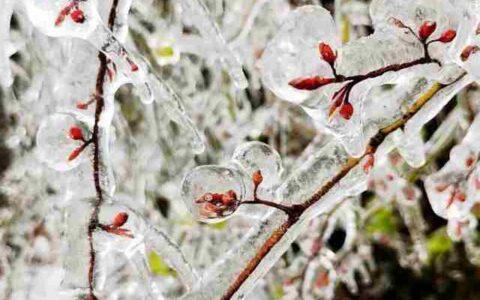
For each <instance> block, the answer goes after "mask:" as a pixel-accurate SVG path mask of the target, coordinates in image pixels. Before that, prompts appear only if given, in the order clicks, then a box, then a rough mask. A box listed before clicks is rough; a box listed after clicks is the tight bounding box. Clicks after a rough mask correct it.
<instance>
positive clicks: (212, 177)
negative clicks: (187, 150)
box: [182, 166, 245, 223]
mask: <svg viewBox="0 0 480 300" xmlns="http://www.w3.org/2000/svg"><path fill="white" fill-rule="evenodd" d="M182 197H183V201H184V203H185V205H186V206H187V208H188V209H189V210H190V212H191V213H192V215H193V216H194V217H195V218H196V219H197V220H199V221H202V222H207V223H215V222H221V221H224V220H225V219H226V218H228V217H229V216H230V215H232V214H233V213H234V212H235V210H236V209H237V207H238V205H239V202H240V201H241V200H242V199H244V197H245V182H244V180H243V177H242V174H241V173H240V172H239V171H237V170H235V169H231V168H226V167H221V166H200V167H197V168H195V169H193V170H192V171H190V172H189V173H188V174H187V176H185V178H184V179H183V182H182Z"/></svg>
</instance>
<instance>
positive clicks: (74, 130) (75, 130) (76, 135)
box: [68, 126, 83, 141]
mask: <svg viewBox="0 0 480 300" xmlns="http://www.w3.org/2000/svg"><path fill="white" fill-rule="evenodd" d="M68 135H69V136H70V138H71V139H72V140H76V141H77V140H82V139H83V132H82V129H81V128H80V127H78V126H72V127H70V129H69V130H68Z"/></svg>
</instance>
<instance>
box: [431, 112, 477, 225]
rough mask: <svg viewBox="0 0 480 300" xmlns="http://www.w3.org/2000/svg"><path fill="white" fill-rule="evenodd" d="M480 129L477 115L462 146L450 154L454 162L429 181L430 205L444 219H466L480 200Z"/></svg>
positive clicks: (448, 163) (450, 162) (456, 147)
mask: <svg viewBox="0 0 480 300" xmlns="http://www.w3.org/2000/svg"><path fill="white" fill-rule="evenodd" d="M479 126H480V117H479V116H477V117H476V118H475V120H474V122H473V123H472V125H471V126H470V128H469V130H468V132H467V134H466V136H465V138H464V139H463V141H462V143H461V144H459V145H457V146H455V147H454V148H453V149H452V150H451V151H450V160H449V161H448V162H447V163H446V164H445V165H444V166H443V167H442V169H440V170H439V171H438V172H437V173H434V174H432V175H430V176H428V177H427V178H426V180H425V188H426V191H427V194H428V198H429V201H430V204H431V206H432V208H433V210H434V211H435V213H436V214H437V215H439V216H441V217H443V218H446V219H451V218H453V219H461V218H464V217H465V216H466V215H467V214H468V213H469V212H470V209H471V208H472V207H473V205H474V204H475V202H476V201H478V190H479V187H480V184H479V183H478V167H476V164H477V160H478V155H479V153H480V147H479V146H478V142H477V141H478V132H479V130H478V129H479Z"/></svg>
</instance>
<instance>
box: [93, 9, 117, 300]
mask: <svg viewBox="0 0 480 300" xmlns="http://www.w3.org/2000/svg"><path fill="white" fill-rule="evenodd" d="M118 3H119V0H113V3H112V7H111V8H110V14H109V17H108V27H109V28H110V30H112V29H113V26H114V23H115V18H116V14H117V7H118ZM98 60H99V61H100V66H99V68H98V72H97V80H96V84H95V123H94V125H93V133H92V143H93V181H94V184H95V192H96V200H95V203H94V206H93V209H92V213H91V214H90V220H89V224H88V229H87V236H88V244H89V247H90V260H89V265H88V290H89V294H88V296H87V298H86V299H87V300H96V299H97V298H96V296H95V293H94V278H93V275H94V271H95V264H96V253H95V248H94V246H93V232H94V231H95V230H96V229H97V228H98V226H99V222H98V215H99V214H100V208H101V206H102V204H103V201H104V199H103V191H102V187H101V183H100V159H101V158H100V128H99V122H100V118H101V115H102V112H103V109H104V107H105V99H104V95H103V91H104V84H105V75H106V73H107V57H106V55H105V54H104V53H103V52H99V53H98Z"/></svg>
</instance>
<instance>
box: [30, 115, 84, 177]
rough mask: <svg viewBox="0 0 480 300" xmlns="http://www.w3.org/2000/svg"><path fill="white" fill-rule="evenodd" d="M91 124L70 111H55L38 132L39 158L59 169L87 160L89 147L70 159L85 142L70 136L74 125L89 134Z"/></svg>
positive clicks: (72, 166)
mask: <svg viewBox="0 0 480 300" xmlns="http://www.w3.org/2000/svg"><path fill="white" fill-rule="evenodd" d="M90 125H91V124H88V123H85V122H82V121H81V120H79V118H76V117H75V115H73V114H68V113H55V114H53V115H51V116H48V117H46V118H45V119H44V120H43V121H42V123H41V124H40V126H39V129H38V132H37V138H36V140H37V145H38V148H37V154H38V158H39V159H40V160H41V161H42V162H44V163H45V164H47V165H48V166H49V167H51V168H53V169H55V170H57V171H67V170H71V169H73V168H76V167H77V166H78V165H80V164H81V163H82V162H84V161H86V159H87V157H88V155H86V154H87V153H88V152H89V149H88V147H87V148H86V149H85V150H83V151H82V152H81V153H79V156H78V157H77V158H75V159H71V160H69V156H71V154H72V153H73V152H74V151H76V149H78V148H79V147H81V146H82V144H84V142H82V141H79V140H73V139H72V138H71V137H70V136H69V130H70V128H71V127H72V126H73V127H78V128H79V129H80V130H82V131H83V133H84V135H85V136H88V135H89V133H88V132H89V128H90Z"/></svg>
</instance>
